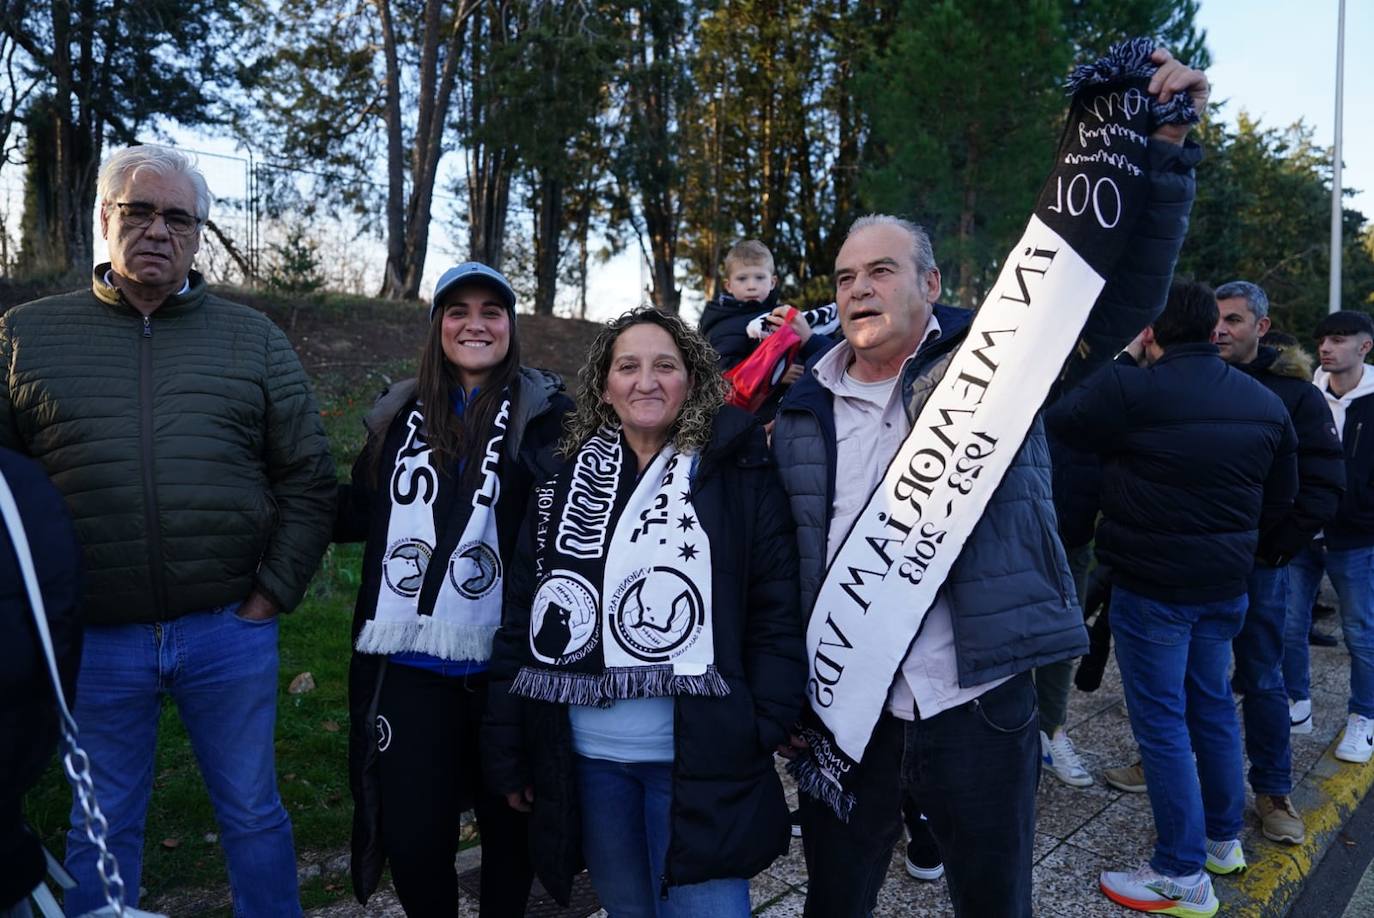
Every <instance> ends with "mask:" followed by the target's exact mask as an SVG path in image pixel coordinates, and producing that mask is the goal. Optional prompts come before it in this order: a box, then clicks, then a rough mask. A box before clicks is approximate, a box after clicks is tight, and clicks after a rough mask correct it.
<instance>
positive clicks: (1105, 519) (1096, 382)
mask: <svg viewBox="0 0 1374 918" xmlns="http://www.w3.org/2000/svg"><path fill="white" fill-rule="evenodd" d="M1045 423H1046V425H1047V426H1048V427H1049V428H1050V429H1051V430H1053V431H1054V434H1055V436H1057V437H1059V438H1060V439H1061V440H1063V441H1064V442H1065V443H1067V444H1068V445H1069V446H1071V447H1073V448H1076V449H1094V450H1096V451H1097V452H1099V453H1101V454H1102V456H1103V476H1102V522H1101V523H1100V524H1099V525H1098V529H1097V543H1096V551H1097V557H1098V559H1099V560H1100V561H1101V562H1102V563H1103V564H1106V565H1108V566H1109V567H1111V569H1112V579H1113V582H1114V583H1116V584H1119V585H1120V586H1122V587H1125V588H1126V589H1128V590H1131V591H1132V592H1135V593H1139V594H1141V595H1142V596H1147V597H1150V598H1152V599H1156V600H1159V601H1162V602H1175V603H1200V602H1210V601H1213V600H1220V599H1229V598H1231V597H1235V596H1240V595H1241V594H1243V593H1245V591H1246V581H1247V578H1248V577H1249V574H1250V570H1251V569H1252V568H1253V567H1254V564H1255V550H1256V548H1257V547H1258V545H1259V538H1260V533H1261V532H1265V533H1267V532H1269V531H1270V529H1271V528H1272V527H1274V526H1276V525H1278V524H1280V523H1281V522H1282V521H1283V520H1284V519H1285V518H1286V517H1287V516H1288V514H1289V512H1290V510H1291V508H1292V504H1293V497H1294V495H1295V494H1296V493H1297V489H1298V467H1297V458H1296V451H1297V446H1298V441H1297V436H1296V434H1295V433H1294V431H1293V423H1292V422H1291V421H1290V420H1289V419H1288V412H1287V410H1286V409H1285V408H1284V406H1283V403H1282V402H1281V401H1279V399H1278V397H1277V396H1275V395H1274V394H1273V393H1271V392H1269V391H1268V390H1267V389H1266V388H1264V387H1263V386H1261V385H1260V384H1259V383H1257V382H1255V381H1254V380H1253V379H1250V378H1249V377H1247V376H1246V375H1245V374H1244V373H1241V372H1240V371H1238V370H1235V369H1232V368H1231V367H1229V366H1227V365H1226V363H1225V362H1224V361H1222V359H1221V357H1220V356H1219V355H1218V352H1217V349H1216V347H1215V346H1213V345H1211V344H1205V343H1202V344H1179V345H1175V346H1173V347H1171V348H1168V349H1167V350H1166V351H1165V353H1164V356H1162V357H1161V358H1160V359H1159V360H1158V361H1157V362H1156V363H1155V364H1154V365H1153V366H1151V367H1148V368H1141V367H1132V366H1125V365H1122V364H1112V365H1110V366H1107V367H1104V368H1103V369H1102V370H1101V371H1099V373H1097V374H1095V375H1094V376H1092V377H1090V378H1089V379H1088V380H1087V381H1085V382H1084V383H1083V384H1082V385H1081V386H1079V387H1078V388H1077V389H1076V390H1074V391H1072V392H1069V393H1068V394H1066V395H1065V396H1064V397H1063V398H1062V399H1061V400H1060V401H1059V402H1058V404H1056V405H1054V406H1053V407H1052V408H1050V409H1049V410H1048V411H1047V412H1046V413H1045Z"/></svg>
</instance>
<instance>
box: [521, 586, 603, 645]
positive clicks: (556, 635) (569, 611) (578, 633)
mask: <svg viewBox="0 0 1374 918" xmlns="http://www.w3.org/2000/svg"><path fill="white" fill-rule="evenodd" d="M596 609H597V600H596V590H595V589H593V588H592V585H591V584H590V583H588V582H587V581H586V580H584V579H583V578H582V577H580V576H578V575H577V574H574V573H573V572H572V571H555V572H554V573H553V574H551V575H550V576H549V577H548V578H547V579H546V580H545V581H544V582H543V583H542V584H541V585H540V586H539V590H538V592H536V593H535V594H534V604H533V606H532V607H531V611H530V650H531V651H533V653H534V656H535V658H536V659H539V660H543V661H544V662H545V663H553V664H555V665H562V664H565V663H575V662H577V661H578V660H580V659H582V658H583V657H585V656H586V655H587V654H588V653H591V651H592V648H594V647H595V646H596Z"/></svg>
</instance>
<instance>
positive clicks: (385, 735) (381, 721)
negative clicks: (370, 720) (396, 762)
mask: <svg viewBox="0 0 1374 918" xmlns="http://www.w3.org/2000/svg"><path fill="white" fill-rule="evenodd" d="M390 746H391V721H389V720H387V719H386V718H385V717H383V716H382V715H381V714H378V715H377V751H378V752H386V751H387V749H388V748H390Z"/></svg>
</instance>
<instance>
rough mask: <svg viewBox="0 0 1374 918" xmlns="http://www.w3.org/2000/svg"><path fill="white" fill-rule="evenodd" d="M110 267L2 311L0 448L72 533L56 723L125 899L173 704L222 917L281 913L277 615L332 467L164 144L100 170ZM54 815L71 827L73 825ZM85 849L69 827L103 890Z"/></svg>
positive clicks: (308, 550) (79, 909)
mask: <svg viewBox="0 0 1374 918" xmlns="http://www.w3.org/2000/svg"><path fill="white" fill-rule="evenodd" d="M99 196H100V227H101V232H102V234H103V235H104V236H105V238H106V239H107V240H108V242H109V250H110V263H109V264H104V265H100V266H98V267H97V268H96V269H95V274H94V278H93V281H92V284H91V288H90V289H89V290H83V291H78V292H75V293H71V294H66V295H63V296H55V297H49V298H47V299H42V300H37V301H35V302H32V303H27V304H24V305H22V306H18V307H15V308H14V309H11V310H10V311H9V312H8V313H6V314H4V315H3V316H0V446H4V447H8V448H11V449H14V450H17V451H19V452H21V453H24V454H26V455H28V456H31V457H32V458H34V459H35V460H37V461H38V462H39V463H40V464H41V465H42V466H43V468H44V470H45V471H46V472H47V474H48V476H49V477H50V478H51V479H52V481H53V483H54V484H55V485H56V486H57V488H58V490H59V491H60V492H61V493H62V495H63V497H64V499H65V501H66V504H67V507H68V509H69V510H70V511H71V514H72V517H73V519H74V521H75V523H76V529H77V535H78V537H79V539H80V541H81V544H82V548H83V553H84V567H85V572H86V577H85V591H84V600H83V601H84V608H83V612H84V617H85V621H86V624H87V632H86V642H85V648H84V651H83V654H82V665H81V674H80V677H79V680H78V683H77V694H76V697H77V706H76V712H75V713H76V718H77V721H78V723H79V724H80V727H81V738H82V741H83V743H84V745H85V748H86V750H87V751H88V752H89V753H90V756H91V759H92V771H93V774H94V779H95V789H96V793H97V795H98V796H99V799H100V803H101V806H102V808H103V809H104V811H105V814H106V816H107V817H108V819H109V823H110V826H109V847H110V850H111V851H113V853H114V854H115V855H116V857H117V858H118V859H119V864H120V870H121V873H122V875H123V878H124V881H125V884H126V890H127V894H128V901H129V903H130V904H136V902H137V895H138V888H139V873H140V866H141V865H140V859H141V854H142V843H143V826H144V819H145V816H146V813H147V805H148V798H149V795H150V793H151V789H152V774H153V752H154V748H155V745H156V734H157V719H158V710H159V705H160V696H161V695H163V694H166V695H169V696H170V697H171V698H172V699H173V700H174V701H175V702H176V704H177V707H178V709H179V711H180V713H181V717H182V720H183V722H184V723H185V725H186V728H187V732H188V733H189V735H190V738H191V743H192V746H193V747H194V749H195V752H196V756H197V759H198V760H199V762H200V766H201V772H202V774H203V775H204V776H205V779H206V784H207V788H208V790H209V792H210V798H211V801H212V803H213V804H214V807H215V813H216V816H217V818H218V819H219V822H220V828H221V840H222V843H223V845H224V849H225V855H226V859H227V861H228V867H229V879H230V885H231V887H232V890H233V896H234V903H235V914H241V915H269V914H270V915H290V914H299V912H300V907H299V904H298V897H297V890H296V865H295V853H294V848H293V844H292V838H291V823H290V819H289V818H288V817H287V815H286V812H285V810H284V809H283V807H282V805H281V800H280V798H279V796H278V794H277V789H276V776H275V769H274V760H273V749H272V742H273V730H274V727H275V719H276V688H277V627H276V615H277V614H278V613H279V612H284V611H289V610H290V609H292V608H293V607H294V606H295V605H296V604H297V603H298V602H300V599H301V596H302V594H303V593H304V591H305V587H306V584H307V583H308V582H309V579H310V576H311V574H312V573H313V572H314V569H315V567H316V565H317V564H318V562H319V559H320V556H321V554H323V552H324V549H325V547H326V546H327V545H328V543H329V535H330V528H331V525H332V522H333V516H334V494H335V489H336V488H335V474H334V467H333V463H332V462H331V460H330V457H329V449H328V444H327V442H326V440H325V436H324V430H323V427H322V426H321V423H320V416H319V410H318V408H317V407H316V405H315V400H314V397H313V395H312V394H311V391H310V385H309V382H308V380H307V379H306V376H305V372H304V370H303V369H302V368H301V365H300V361H299V360H297V358H296V355H295V353H294V351H293V350H292V349H291V345H290V343H289V342H288V341H287V339H286V336H285V335H283V334H282V332H281V331H280V330H279V329H278V328H277V327H276V326H274V325H273V324H272V322H271V321H270V320H268V319H267V317H265V316H264V315H262V314H261V313H260V312H257V311H256V310H253V309H250V308H248V307H245V306H241V305H239V304H236V303H231V302H228V301H227V300H223V299H220V298H219V297H215V296H212V295H210V293H209V292H208V290H207V288H206V284H205V279H204V278H203V277H202V276H201V275H200V274H198V273H197V272H195V271H192V270H191V262H192V259H193V258H194V256H195V253H196V251H197V250H198V249H199V246H200V229H201V226H202V225H203V224H204V222H205V219H206V217H207V216H208V213H209V205H210V200H211V199H210V193H209V189H208V188H207V187H206V184H205V179H204V177H203V176H201V174H200V173H199V171H197V170H196V168H195V167H194V165H193V164H192V163H191V162H190V161H189V160H188V159H187V158H186V157H184V156H183V155H181V154H180V153H177V152H176V151H174V150H170V149H166V148H161V147H153V146H142V147H133V148H129V149H127V150H124V151H121V152H120V153H117V154H115V155H114V156H113V157H111V158H110V160H109V161H108V162H107V163H106V164H105V166H104V168H103V169H102V170H101V174H100V179H99ZM80 815H81V814H80V809H79V807H78V806H76V805H75V804H74V805H73V814H72V818H73V825H74V826H77V825H80V824H81V822H80ZM95 861H96V850H95V848H94V846H92V845H91V844H90V843H89V842H88V841H87V840H86V838H85V834H84V832H77V831H73V832H72V833H71V834H70V835H69V836H68V845H67V861H66V862H67V867H68V869H69V870H70V871H71V872H72V874H73V875H74V876H75V877H76V878H77V881H78V883H79V886H78V887H77V888H76V889H74V890H72V891H71V892H70V893H69V894H68V896H67V901H66V903H65V905H66V911H67V913H68V914H70V915H79V914H82V913H83V912H85V911H88V910H91V909H94V908H97V907H98V906H100V905H101V904H103V902H104V897H103V893H102V891H101V883H100V880H99V878H98V875H97V871H96V867H95Z"/></svg>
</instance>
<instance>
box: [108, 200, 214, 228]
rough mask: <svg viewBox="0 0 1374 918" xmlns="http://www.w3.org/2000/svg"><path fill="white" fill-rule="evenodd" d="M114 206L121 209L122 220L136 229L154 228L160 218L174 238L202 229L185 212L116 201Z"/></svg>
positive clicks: (198, 221) (194, 219) (134, 202)
mask: <svg viewBox="0 0 1374 918" xmlns="http://www.w3.org/2000/svg"><path fill="white" fill-rule="evenodd" d="M114 206H115V207H118V208H119V216H120V219H121V220H123V221H124V222H125V223H126V224H128V225H129V226H132V227H134V228H136V229H144V228H146V227H149V226H152V225H153V221H154V220H156V219H157V218H158V217H161V218H162V224H163V225H164V226H166V227H167V232H169V233H171V234H172V235H173V236H189V235H191V234H192V233H194V232H195V231H196V230H198V229H200V224H201V221H200V220H199V219H198V218H196V217H194V216H192V215H191V214H188V213H187V212H186V211H184V210H158V209H157V208H156V207H154V206H152V205H151V204H140V203H138V202H136V201H132V202H131V201H115V202H114Z"/></svg>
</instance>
